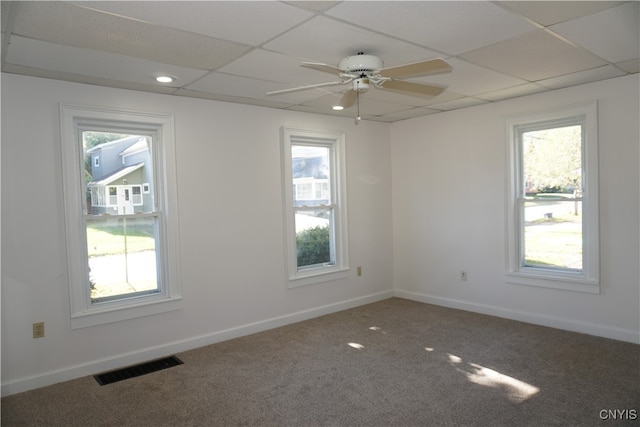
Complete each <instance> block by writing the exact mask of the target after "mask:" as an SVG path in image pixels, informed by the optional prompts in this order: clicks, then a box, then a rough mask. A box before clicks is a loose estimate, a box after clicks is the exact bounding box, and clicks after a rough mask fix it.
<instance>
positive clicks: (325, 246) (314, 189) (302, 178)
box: [282, 129, 348, 287]
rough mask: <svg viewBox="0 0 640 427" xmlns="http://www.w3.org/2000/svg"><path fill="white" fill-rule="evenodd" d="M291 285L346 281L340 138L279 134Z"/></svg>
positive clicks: (326, 134)
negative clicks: (341, 279)
mask: <svg viewBox="0 0 640 427" xmlns="http://www.w3.org/2000/svg"><path fill="white" fill-rule="evenodd" d="M282 144H283V150H282V152H283V167H284V171H283V176H284V193H285V197H284V198H285V209H286V215H285V219H286V225H285V227H286V230H287V233H286V238H287V245H286V247H287V266H288V273H289V281H290V286H291V287H295V286H301V285H307V284H312V283H318V282H325V281H328V280H335V279H339V278H344V277H347V276H348V263H347V221H346V218H347V211H346V185H345V172H344V134H342V133H337V132H323V131H308V130H297V129H283V131H282Z"/></svg>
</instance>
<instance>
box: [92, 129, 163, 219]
mask: <svg viewBox="0 0 640 427" xmlns="http://www.w3.org/2000/svg"><path fill="white" fill-rule="evenodd" d="M149 143H150V139H149V138H148V137H145V136H138V135H132V136H127V137H125V138H122V139H118V140H116V141H111V142H106V143H104V144H100V145H97V146H95V147H93V148H91V149H89V150H87V151H86V155H87V156H91V176H92V181H91V182H89V183H88V184H87V191H88V193H89V194H88V195H87V199H88V200H87V204H88V205H89V206H88V209H89V212H90V213H91V214H93V215H101V214H112V215H123V214H132V213H139V212H151V211H152V210H153V198H152V194H153V191H152V190H153V189H152V188H151V185H152V183H153V171H152V168H151V166H152V163H151V157H150V153H149Z"/></svg>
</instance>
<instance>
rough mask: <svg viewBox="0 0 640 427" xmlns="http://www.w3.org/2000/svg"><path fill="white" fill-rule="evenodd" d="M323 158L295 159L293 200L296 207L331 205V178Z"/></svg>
mask: <svg viewBox="0 0 640 427" xmlns="http://www.w3.org/2000/svg"><path fill="white" fill-rule="evenodd" d="M324 160H325V159H324V158H323V157H306V158H296V159H293V198H294V205H295V206H305V205H309V206H317V205H319V204H328V203H329V177H328V172H329V171H328V170H327V165H326V164H324V163H323V161H324Z"/></svg>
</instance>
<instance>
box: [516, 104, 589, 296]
mask: <svg viewBox="0 0 640 427" xmlns="http://www.w3.org/2000/svg"><path fill="white" fill-rule="evenodd" d="M507 131H508V141H509V150H508V152H509V163H510V174H509V180H508V191H509V194H508V201H507V203H508V205H507V206H508V208H507V212H508V217H507V225H508V229H507V236H508V251H507V256H508V265H507V270H508V273H509V281H510V282H514V283H520V284H527V285H536V286H543V287H552V288H557V289H565V290H574V291H584V292H592V293H599V291H600V288H599V243H598V242H599V239H598V159H597V106H596V103H595V102H594V103H589V104H583V105H578V106H574V107H567V108H561V109H556V110H551V111H547V112H542V113H536V114H531V115H527V116H518V117H511V118H509V119H508V120H507Z"/></svg>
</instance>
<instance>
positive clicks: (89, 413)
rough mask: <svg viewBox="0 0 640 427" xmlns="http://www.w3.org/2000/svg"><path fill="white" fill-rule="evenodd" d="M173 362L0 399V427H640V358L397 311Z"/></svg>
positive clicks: (431, 313) (253, 339) (448, 314)
mask: <svg viewBox="0 0 640 427" xmlns="http://www.w3.org/2000/svg"><path fill="white" fill-rule="evenodd" d="M176 356H178V357H179V358H180V359H181V360H183V361H184V364H183V365H179V366H176V367H173V368H169V369H166V370H163V371H159V372H155V373H152V374H148V375H144V376H141V377H137V378H132V379H129V380H125V381H121V382H117V383H114V384H110V385H105V386H99V385H98V383H97V382H96V381H95V379H94V378H93V377H85V378H80V379H77V380H73V381H68V382H65V383H60V384H56V385H52V386H49V387H44V388H41V389H37V390H31V391H28V392H25V393H20V394H17V395H13V396H8V397H5V398H3V399H2V426H40V425H42V426H45V425H56V426H592V425H593V426H597V425H616V426H618V425H640V346H639V345H636V344H631V343H625V342H620V341H614V340H609V339H604V338H597V337H593V336H588V335H583V334H577V333H572V332H566V331H560V330H556V329H551V328H545V327H540V326H534V325H530V324H526V323H520V322H515V321H510V320H505V319H499V318H495V317H491V316H484V315H479V314H474V313H469V312H465V311H460V310H453V309H448V308H443V307H438V306H433V305H428V304H422V303H418V302H413V301H408V300H403V299H399V298H391V299H388V300H385V301H381V302H378V303H374V304H369V305H366V306H362V307H358V308H355V309H351V310H346V311H343V312H339V313H335V314H331V315H327V316H323V317H320V318H316V319H312V320H308V321H304V322H300V323H296V324H293V325H288V326H285V327H281V328H277V329H273V330H270V331H266V332H262V333H258V334H254V335H250V336H246V337H242V338H238V339H234V340H230V341H226V342H222V343H218V344H214V345H210V346H207V347H203V348H199V349H196V350H192V351H188V352H184V353H180V354H177V355H176ZM603 411H604V412H603ZM611 411H618V412H611ZM625 411H626V412H625ZM613 414H617V415H616V418H626V419H615V420H614V419H612V416H613ZM634 414H635V417H634ZM603 418H607V419H603Z"/></svg>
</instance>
